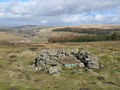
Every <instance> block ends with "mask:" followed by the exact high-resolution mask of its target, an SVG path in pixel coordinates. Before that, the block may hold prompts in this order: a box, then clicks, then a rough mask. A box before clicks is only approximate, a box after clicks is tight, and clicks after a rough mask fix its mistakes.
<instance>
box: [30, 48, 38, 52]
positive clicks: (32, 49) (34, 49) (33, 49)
mask: <svg viewBox="0 0 120 90" xmlns="http://www.w3.org/2000/svg"><path fill="white" fill-rule="evenodd" d="M37 49H38V48H37V47H33V48H29V50H31V51H36V50H37Z"/></svg>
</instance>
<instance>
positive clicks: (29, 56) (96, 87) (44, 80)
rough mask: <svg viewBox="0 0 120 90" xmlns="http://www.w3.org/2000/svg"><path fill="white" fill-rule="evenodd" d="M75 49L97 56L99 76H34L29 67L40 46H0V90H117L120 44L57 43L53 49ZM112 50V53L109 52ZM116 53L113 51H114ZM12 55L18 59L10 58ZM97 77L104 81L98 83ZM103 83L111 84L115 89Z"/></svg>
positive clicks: (67, 74) (49, 45) (88, 74)
mask: <svg viewBox="0 0 120 90" xmlns="http://www.w3.org/2000/svg"><path fill="white" fill-rule="evenodd" d="M62 46H63V47H64V48H74V47H82V48H84V49H86V50H88V51H91V52H92V53H94V54H95V55H97V56H98V58H99V60H100V62H101V63H104V64H105V67H104V69H103V70H102V71H101V72H83V73H81V74H71V72H72V70H67V71H63V73H62V74H60V75H49V74H46V73H40V72H36V73H35V72H33V70H32V67H31V65H30V64H31V63H32V61H33V60H34V58H35V57H36V56H37V55H38V53H39V52H40V50H41V49H42V48H44V47H52V48H53V45H52V44H45V45H44V47H41V46H0V90H6V89H8V88H9V89H10V88H18V90H36V89H38V90H39V89H40V90H66V89H68V90H79V89H80V88H90V89H91V90H120V56H119V55H120V41H110V42H93V43H91V42H90V43H63V44H62V43H59V44H54V47H56V48H58V47H62ZM30 47H38V50H37V51H30V50H29V48H30ZM109 48H112V49H113V50H110V49H109ZM115 50H116V51H115ZM117 50H118V51H117ZM11 55H15V56H17V57H16V58H10V56H11ZM97 76H103V77H105V80H103V81H101V80H98V79H97V78H96V77H97ZM103 82H114V83H115V85H112V84H106V83H103Z"/></svg>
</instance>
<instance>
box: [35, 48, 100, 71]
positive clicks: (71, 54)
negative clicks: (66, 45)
mask: <svg viewBox="0 0 120 90" xmlns="http://www.w3.org/2000/svg"><path fill="white" fill-rule="evenodd" d="M60 59H63V60H79V61H80V64H79V65H78V66H79V67H87V68H88V69H99V63H98V60H97V57H96V56H95V55H93V54H91V53H90V52H87V51H85V50H79V49H78V48H75V49H43V50H42V51H41V53H40V55H39V56H38V57H37V58H36V59H35V61H34V66H35V67H36V68H37V70H42V69H44V70H46V71H48V72H49V73H59V72H61V70H62V65H61V63H59V62H58V60H60Z"/></svg>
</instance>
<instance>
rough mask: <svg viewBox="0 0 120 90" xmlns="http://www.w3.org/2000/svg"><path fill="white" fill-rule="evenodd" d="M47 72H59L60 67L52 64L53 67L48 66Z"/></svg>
mask: <svg viewBox="0 0 120 90" xmlns="http://www.w3.org/2000/svg"><path fill="white" fill-rule="evenodd" d="M48 72H49V73H50V74H55V73H57V74H58V73H60V72H61V68H60V67H58V66H53V67H50V68H49V69H48Z"/></svg>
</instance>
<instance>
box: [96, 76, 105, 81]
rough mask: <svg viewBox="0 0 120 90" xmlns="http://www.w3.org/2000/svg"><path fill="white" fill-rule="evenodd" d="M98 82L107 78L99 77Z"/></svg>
mask: <svg viewBox="0 0 120 90" xmlns="http://www.w3.org/2000/svg"><path fill="white" fill-rule="evenodd" d="M97 79H98V80H105V78H104V77H103V76H99V77H97Z"/></svg>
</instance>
